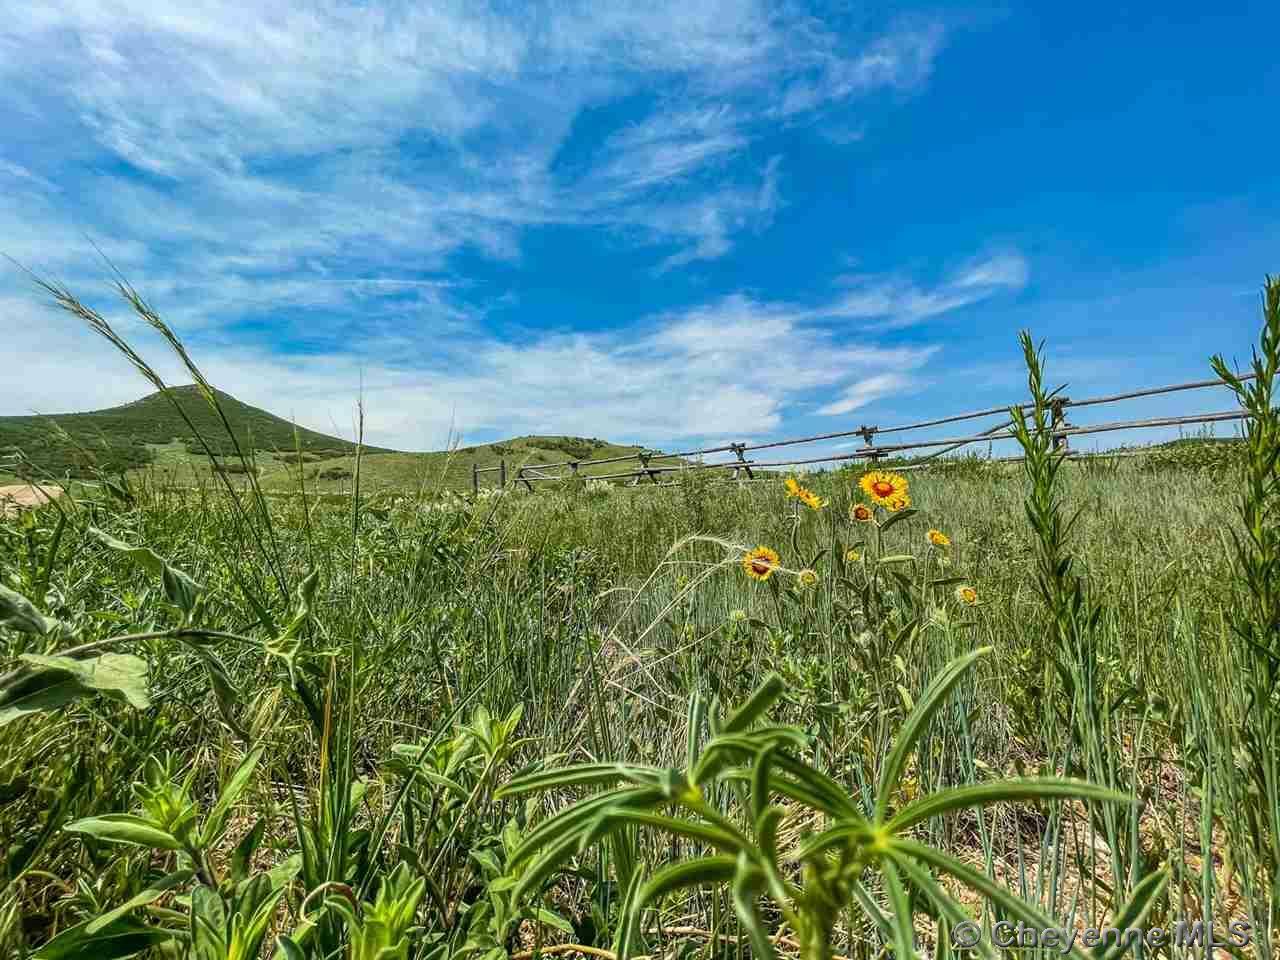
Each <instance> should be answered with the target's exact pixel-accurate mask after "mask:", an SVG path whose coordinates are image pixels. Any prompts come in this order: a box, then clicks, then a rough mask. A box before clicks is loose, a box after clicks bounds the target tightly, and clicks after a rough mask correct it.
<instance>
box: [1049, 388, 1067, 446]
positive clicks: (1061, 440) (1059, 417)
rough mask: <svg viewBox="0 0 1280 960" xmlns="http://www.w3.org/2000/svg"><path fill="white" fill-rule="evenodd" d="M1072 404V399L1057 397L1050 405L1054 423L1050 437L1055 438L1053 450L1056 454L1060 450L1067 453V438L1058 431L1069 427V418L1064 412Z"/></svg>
mask: <svg viewBox="0 0 1280 960" xmlns="http://www.w3.org/2000/svg"><path fill="white" fill-rule="evenodd" d="M1070 402H1071V398H1070V397H1055V398H1054V399H1053V400H1052V401H1050V403H1049V409H1050V411H1051V412H1052V414H1053V423H1052V425H1051V426H1050V428H1049V429H1050V436H1051V437H1053V449H1054V452H1055V453H1056V452H1057V451H1059V450H1062V451H1065V450H1067V449H1068V447H1067V437H1066V436H1064V435H1063V434H1061V433H1058V432H1057V431H1059V430H1061V429H1062V428H1063V427H1069V426H1070V424H1069V423H1067V416H1066V413H1065V412H1064V410H1065V408H1066V406H1067V404H1069V403H1070Z"/></svg>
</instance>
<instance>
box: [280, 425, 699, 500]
mask: <svg viewBox="0 0 1280 960" xmlns="http://www.w3.org/2000/svg"><path fill="white" fill-rule="evenodd" d="M643 449H645V448H643V447H634V446H620V445H618V444H614V443H609V442H607V441H605V440H597V439H593V438H586V437H559V436H539V437H517V438H515V439H512V440H503V441H501V442H499V443H487V444H481V445H479V446H471V447H459V448H458V449H456V450H448V451H440V452H437V453H369V452H366V453H365V454H364V455H363V456H362V458H361V462H360V476H361V480H360V485H361V487H362V488H364V489H368V490H377V489H397V490H409V489H416V488H426V489H428V490H443V489H450V490H470V489H471V477H472V474H471V471H472V468H473V467H481V468H485V467H496V466H497V465H498V464H499V463H500V462H502V461H506V464H507V483H508V484H509V485H510V484H514V483H515V477H516V468H517V467H521V466H523V467H528V468H530V469H532V470H537V469H538V467H540V466H545V465H549V464H555V463H564V462H565V461H567V460H604V459H608V458H610V457H622V456H630V455H633V454H635V453H638V452H640V451H641V450H643ZM663 463H664V464H666V465H672V464H674V463H675V461H671V460H666V461H663ZM635 467H636V464H635V462H634V461H633V462H631V463H611V464H603V465H601V466H588V467H583V468H582V471H581V473H582V475H583V476H585V477H595V476H600V475H601V474H607V473H622V472H624V471H627V470H634V469H635ZM354 468H355V457H354V456H351V455H346V456H343V457H340V458H338V459H334V460H326V461H324V462H323V463H318V464H311V463H305V464H304V466H303V475H304V478H305V480H306V484H307V487H308V488H309V489H319V490H338V489H344V488H346V487H349V486H350V485H351V477H352V472H353V470H354ZM547 472H548V473H549V474H562V473H565V472H567V471H565V470H564V469H559V470H548V471H547ZM480 483H481V486H485V487H496V486H497V485H498V474H497V473H496V472H491V473H482V474H481V475H480ZM297 484H298V473H297V470H296V468H293V467H292V466H291V465H284V464H282V465H281V466H280V468H279V469H277V470H274V471H273V472H271V473H264V474H263V485H264V486H265V487H266V488H267V489H276V490H284V489H290V488H296V486H297ZM534 486H539V484H536V483H535V484H534Z"/></svg>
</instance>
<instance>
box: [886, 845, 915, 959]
mask: <svg viewBox="0 0 1280 960" xmlns="http://www.w3.org/2000/svg"><path fill="white" fill-rule="evenodd" d="M880 875H881V876H882V877H883V878H884V886H885V890H886V891H887V892H888V894H889V906H890V907H891V908H892V916H891V920H892V922H893V943H894V950H893V955H894V960H903V958H904V957H915V955H916V948H915V938H916V936H915V935H916V931H915V926H914V925H913V924H912V922H911V921H912V916H911V901H910V900H908V899H907V891H906V889H905V888H904V887H903V886H902V878H901V877H899V876H898V868H897V867H895V866H894V865H893V859H892V858H891V857H886V858H885V859H883V860H881V861H880Z"/></svg>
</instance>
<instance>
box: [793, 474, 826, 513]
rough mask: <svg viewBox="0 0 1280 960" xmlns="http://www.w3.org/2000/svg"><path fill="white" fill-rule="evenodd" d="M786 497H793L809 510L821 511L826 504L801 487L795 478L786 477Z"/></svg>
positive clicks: (807, 489) (814, 494) (806, 488)
mask: <svg viewBox="0 0 1280 960" xmlns="http://www.w3.org/2000/svg"><path fill="white" fill-rule="evenodd" d="M785 485H786V488H787V496H788V497H794V498H795V499H796V500H799V501H800V502H801V503H803V504H804V505H805V506H806V507H808V508H809V509H810V510H821V509H822V508H823V507H825V506H826V505H827V502H826V501H825V500H823V499H822V498H821V497H820V496H818V495H817V494H816V493H814V492H813V491H812V490H810V489H809V488H808V487H805V486H801V484H800V482H799V481H798V480H796V478H795V477H787V480H786V484H785Z"/></svg>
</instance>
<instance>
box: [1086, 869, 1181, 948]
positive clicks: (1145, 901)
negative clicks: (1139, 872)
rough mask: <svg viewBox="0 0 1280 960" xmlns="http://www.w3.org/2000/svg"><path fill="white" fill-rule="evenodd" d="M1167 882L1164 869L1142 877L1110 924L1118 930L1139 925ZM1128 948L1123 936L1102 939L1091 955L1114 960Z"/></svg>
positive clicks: (1166, 873)
mask: <svg viewBox="0 0 1280 960" xmlns="http://www.w3.org/2000/svg"><path fill="white" fill-rule="evenodd" d="M1168 882H1169V874H1168V872H1167V871H1164V870H1157V871H1155V872H1154V873H1150V874H1148V875H1147V876H1145V877H1143V879H1142V882H1141V883H1139V884H1138V885H1137V886H1136V887H1134V890H1133V895H1132V896H1130V897H1129V902H1128V903H1127V904H1125V908H1124V909H1123V910H1121V911H1120V914H1119V916H1117V917H1116V919H1115V922H1114V923H1113V924H1112V926H1114V927H1116V928H1117V929H1119V930H1129V929H1131V928H1134V927H1138V926H1140V925H1141V924H1142V921H1143V920H1144V919H1145V918H1146V916H1147V912H1148V911H1149V910H1150V909H1151V906H1152V904H1153V903H1155V899H1156V897H1158V896H1159V895H1160V894H1161V892H1162V891H1163V890H1164V887H1165V884H1166V883H1168ZM1128 949H1129V948H1128V945H1127V944H1126V943H1125V942H1124V938H1123V937H1120V938H1118V939H1117V940H1116V941H1114V942H1112V943H1110V944H1108V943H1107V942H1106V941H1105V940H1104V941H1103V942H1102V943H1100V944H1098V945H1097V946H1096V947H1094V948H1093V955H1094V957H1096V958H1098V960H1114V958H1115V957H1118V956H1120V955H1121V954H1122V953H1124V952H1125V951H1126V950H1128Z"/></svg>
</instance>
